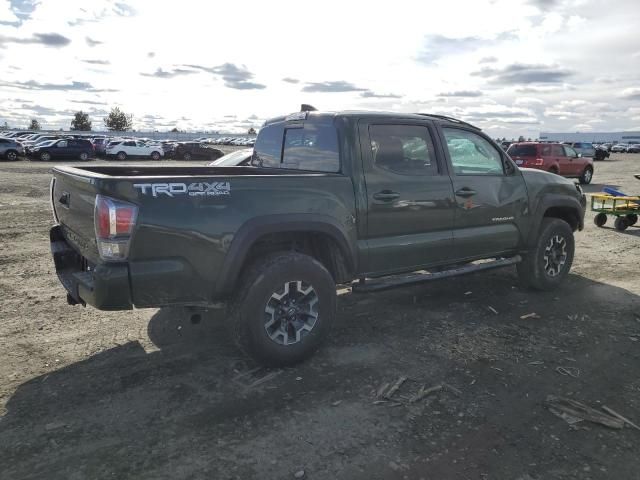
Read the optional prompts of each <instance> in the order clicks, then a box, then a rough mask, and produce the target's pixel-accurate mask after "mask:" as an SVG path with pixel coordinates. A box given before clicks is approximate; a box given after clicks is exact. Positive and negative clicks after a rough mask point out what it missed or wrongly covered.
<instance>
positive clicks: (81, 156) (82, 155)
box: [80, 152, 89, 162]
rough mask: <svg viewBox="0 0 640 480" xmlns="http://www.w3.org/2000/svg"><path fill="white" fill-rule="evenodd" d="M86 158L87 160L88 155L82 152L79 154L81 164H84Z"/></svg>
mask: <svg viewBox="0 0 640 480" xmlns="http://www.w3.org/2000/svg"><path fill="white" fill-rule="evenodd" d="M87 158H89V155H88V154H87V152H82V153H81V154H80V160H82V161H83V162H84V161H85V160H86V159H87Z"/></svg>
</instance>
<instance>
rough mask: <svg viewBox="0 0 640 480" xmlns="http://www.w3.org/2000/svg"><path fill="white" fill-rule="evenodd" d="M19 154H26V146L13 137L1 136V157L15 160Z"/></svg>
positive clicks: (11, 160)
mask: <svg viewBox="0 0 640 480" xmlns="http://www.w3.org/2000/svg"><path fill="white" fill-rule="evenodd" d="M19 155H24V147H23V146H22V144H21V143H20V142H17V141H15V140H14V139H13V138H0V157H2V158H4V159H6V160H9V161H10V162H15V161H16V160H17V159H18V156H19Z"/></svg>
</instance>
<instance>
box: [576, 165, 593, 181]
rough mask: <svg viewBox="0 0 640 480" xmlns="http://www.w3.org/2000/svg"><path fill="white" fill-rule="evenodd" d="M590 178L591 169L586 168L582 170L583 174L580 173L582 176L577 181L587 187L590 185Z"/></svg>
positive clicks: (591, 174) (591, 175) (591, 176)
mask: <svg viewBox="0 0 640 480" xmlns="http://www.w3.org/2000/svg"><path fill="white" fill-rule="evenodd" d="M592 178H593V168H591V167H587V168H585V169H584V172H582V175H580V178H579V181H580V183H581V184H583V185H587V184H589V183H591V179H592Z"/></svg>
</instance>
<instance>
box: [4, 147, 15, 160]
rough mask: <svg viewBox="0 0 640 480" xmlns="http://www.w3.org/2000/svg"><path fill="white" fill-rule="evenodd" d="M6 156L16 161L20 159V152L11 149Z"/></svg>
mask: <svg viewBox="0 0 640 480" xmlns="http://www.w3.org/2000/svg"><path fill="white" fill-rule="evenodd" d="M5 156H6V157H7V160H9V161H10V162H15V161H16V160H17V159H18V152H16V151H15V150H9V151H8V152H7V153H6V154H5Z"/></svg>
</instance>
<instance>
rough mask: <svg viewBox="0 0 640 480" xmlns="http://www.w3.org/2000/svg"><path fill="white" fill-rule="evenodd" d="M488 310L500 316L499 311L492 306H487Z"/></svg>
mask: <svg viewBox="0 0 640 480" xmlns="http://www.w3.org/2000/svg"><path fill="white" fill-rule="evenodd" d="M487 308H488V309H489V310H491V311H492V312H493V313H495V314H496V315H498V310H496V309H495V308H493V307H492V306H491V305H487Z"/></svg>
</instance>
